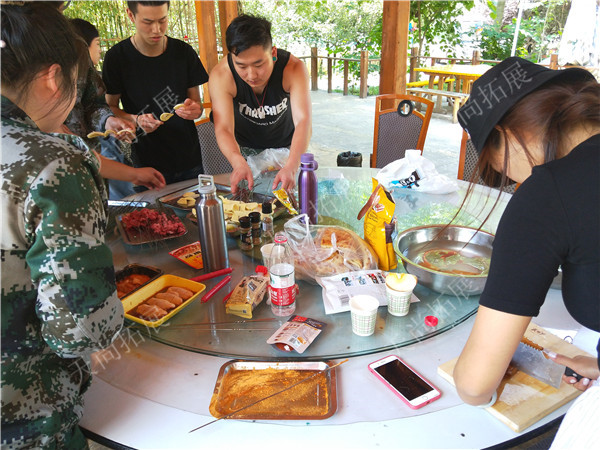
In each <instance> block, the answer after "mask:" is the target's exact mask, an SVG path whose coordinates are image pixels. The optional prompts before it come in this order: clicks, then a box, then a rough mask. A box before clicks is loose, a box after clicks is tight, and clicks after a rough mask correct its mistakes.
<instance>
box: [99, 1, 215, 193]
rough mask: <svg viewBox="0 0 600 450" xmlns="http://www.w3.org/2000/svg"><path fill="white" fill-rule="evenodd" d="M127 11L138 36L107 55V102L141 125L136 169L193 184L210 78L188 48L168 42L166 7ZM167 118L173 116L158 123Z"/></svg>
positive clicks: (142, 5)
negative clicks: (204, 94) (147, 168)
mask: <svg viewBox="0 0 600 450" xmlns="http://www.w3.org/2000/svg"><path fill="white" fill-rule="evenodd" d="M127 6H128V9H127V15H128V16H129V18H130V19H131V21H132V22H133V24H134V25H135V30H136V31H135V34H134V35H133V36H131V37H130V38H128V39H125V40H123V41H121V42H119V43H118V44H117V45H115V46H114V47H112V48H111V49H110V50H109V51H108V52H107V53H106V56H105V58H104V66H103V71H102V77H103V79H104V82H105V84H106V91H107V94H106V102H107V103H108V105H109V106H110V108H111V109H112V111H113V113H114V114H115V115H117V116H118V117H122V118H124V119H128V120H131V121H133V122H135V123H136V125H137V138H136V140H135V142H134V144H133V145H132V157H133V162H134V165H135V166H136V167H140V166H151V167H154V168H155V169H157V170H159V171H160V172H162V174H163V175H164V177H165V180H166V182H167V183H174V182H177V181H182V180H186V179H190V178H194V177H196V176H197V175H198V174H199V173H202V171H203V169H202V155H201V153H200V143H199V141H198V133H197V131H196V127H195V125H194V120H195V119H198V118H199V117H200V116H201V115H202V100H201V98H200V85H201V84H203V83H206V82H207V81H208V74H207V73H206V70H205V69H204V67H203V66H202V63H201V62H200V59H199V58H198V55H197V53H196V52H195V51H194V49H193V48H192V47H191V46H190V45H188V44H186V43H185V42H183V41H180V40H177V39H173V38H170V37H167V36H166V34H165V33H166V31H167V27H168V12H169V2H168V1H166V2H150V1H142V2H127ZM119 102H121V103H122V109H121V107H120V106H119ZM179 104H182V105H183V106H181V107H179V108H178V109H177V110H174V107H175V106H176V105H179ZM163 113H174V114H173V115H172V116H171V117H170V118H165V117H164V116H163V120H160V118H161V114H163Z"/></svg>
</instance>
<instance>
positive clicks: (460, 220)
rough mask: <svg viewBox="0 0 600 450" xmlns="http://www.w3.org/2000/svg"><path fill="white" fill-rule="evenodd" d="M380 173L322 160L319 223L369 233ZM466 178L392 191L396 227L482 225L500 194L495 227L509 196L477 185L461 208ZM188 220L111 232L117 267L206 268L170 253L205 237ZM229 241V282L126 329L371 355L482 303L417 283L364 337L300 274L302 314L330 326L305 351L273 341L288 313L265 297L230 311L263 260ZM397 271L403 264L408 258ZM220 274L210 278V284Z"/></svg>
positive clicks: (217, 347)
mask: <svg viewBox="0 0 600 450" xmlns="http://www.w3.org/2000/svg"><path fill="white" fill-rule="evenodd" d="M374 173H375V171H373V170H371V169H364V168H354V167H347V168H320V169H319V170H318V171H317V176H318V179H319V204H318V209H319V223H320V224H335V225H341V226H345V227H348V228H351V229H353V230H354V231H355V232H357V233H358V234H359V235H360V236H363V229H362V227H363V225H362V221H359V220H358V219H357V214H358V211H359V210H360V209H361V208H362V206H363V205H364V203H365V202H366V201H367V199H368V198H369V196H370V195H371V192H372V180H371V176H372V175H373V174H374ZM266 184H268V183H265V185H266ZM466 186H467V185H466V183H462V182H459V189H458V191H457V192H454V193H451V194H446V195H430V194H424V193H420V192H416V191H412V190H409V189H398V190H396V191H393V192H392V195H393V198H394V200H395V202H396V218H397V230H398V231H402V230H404V229H406V228H410V227H413V226H420V225H427V224H439V223H442V224H445V223H448V222H450V221H451V220H453V219H454V223H456V224H459V225H469V226H475V227H478V226H479V225H480V224H481V220H482V218H485V217H487V216H488V214H489V211H490V209H491V207H492V205H493V204H494V203H495V202H496V200H498V207H497V208H496V209H495V210H494V212H493V213H492V214H491V215H490V217H489V219H488V220H487V222H486V224H485V226H484V227H483V229H484V230H486V231H490V232H494V231H495V227H496V225H497V223H498V220H499V217H500V215H501V212H502V211H503V210H504V207H505V205H506V203H507V201H508V199H509V198H510V196H508V195H506V194H501V195H500V197H499V198H498V192H497V191H495V190H491V189H488V188H484V187H477V189H476V190H475V193H474V195H473V196H472V197H471V200H470V201H469V202H468V203H467V204H465V205H464V207H463V209H462V211H461V213H460V214H459V215H458V216H456V214H457V211H458V209H459V206H460V205H461V203H462V201H463V198H464V196H465V192H466ZM455 216H456V217H455ZM287 219H289V216H287V215H284V216H283V217H280V218H279V219H277V220H276V223H275V225H276V227H282V226H283V223H284V222H285V220H287ZM183 221H184V223H185V225H186V228H187V229H188V232H187V234H185V235H184V236H181V237H178V238H175V239H171V240H167V241H160V242H155V243H151V244H144V245H138V246H132V245H128V244H125V243H124V242H123V240H122V239H121V238H120V237H119V236H118V234H117V233H116V232H115V233H113V234H111V235H110V236H109V237H108V239H107V240H108V242H109V245H110V246H111V249H112V251H113V255H114V261H115V267H116V268H117V269H119V268H121V267H123V266H125V265H127V264H131V263H139V264H144V265H151V266H155V267H158V268H160V269H161V270H162V271H163V272H164V273H169V274H173V275H177V276H180V277H184V278H191V277H194V276H197V275H200V274H202V273H203V271H201V270H195V269H192V268H191V267H189V266H187V265H185V264H184V263H182V262H180V261H178V260H176V259H175V258H174V257H172V256H170V255H169V254H168V252H169V251H171V250H174V249H176V248H178V247H181V246H183V245H186V244H189V243H191V242H194V241H196V240H198V231H197V226H196V225H195V224H194V223H192V222H190V221H189V220H188V219H187V218H183ZM227 241H228V246H229V258H230V264H231V267H233V268H234V271H233V273H232V281H231V283H230V284H229V285H228V287H226V288H224V289H222V290H221V291H219V293H218V294H217V295H215V296H214V297H213V298H212V299H211V300H210V301H208V302H206V303H201V302H200V301H199V300H196V301H195V302H193V303H192V304H190V305H189V306H188V307H186V308H184V309H183V310H182V311H180V312H179V313H178V314H177V315H175V316H174V317H173V318H171V319H170V320H169V321H167V322H166V323H164V324H163V325H161V326H160V327H157V328H154V329H150V328H145V327H143V326H141V325H137V324H134V323H132V322H128V321H126V322H127V323H126V326H127V327H128V328H127V330H126V332H131V331H132V330H137V331H139V332H140V333H142V334H143V335H146V336H148V337H150V338H151V339H153V340H155V341H157V342H161V343H163V344H166V345H170V346H174V347H177V348H179V349H184V350H189V351H193V352H199V353H204V354H210V355H216V356H222V357H228V358H245V359H261V360H269V359H302V360H323V359H335V358H341V357H348V356H359V355H365V354H370V353H376V352H380V351H384V350H387V349H392V348H398V347H402V346H406V345H410V344H413V343H415V342H418V341H421V340H424V339H427V338H430V337H433V336H436V335H439V334H440V333H443V332H444V331H446V330H448V329H450V328H452V327H454V326H456V325H457V324H459V323H461V322H462V321H464V320H466V319H467V318H469V317H470V316H471V315H473V314H474V313H475V311H476V309H477V305H478V300H479V296H469V297H466V296H463V297H457V296H453V295H444V294H439V293H437V292H434V291H432V290H430V289H428V288H426V287H424V286H420V285H417V287H416V289H415V291H414V293H415V295H416V296H417V297H418V298H419V300H420V301H419V302H417V303H412V304H411V307H410V311H409V314H408V315H407V316H404V317H396V316H392V315H389V314H388V313H387V308H385V307H380V308H379V310H378V315H377V323H376V329H375V334H373V335H371V336H368V337H361V336H357V335H354V334H353V333H352V328H351V321H350V313H349V312H342V313H337V314H330V315H326V314H325V309H324V306H323V298H322V293H321V287H320V286H318V285H317V284H314V283H310V282H307V281H302V280H299V281H298V285H299V295H298V296H297V306H296V311H295V314H298V315H301V316H304V317H310V318H312V319H316V320H319V321H322V322H324V323H326V326H325V328H324V329H323V331H322V332H321V334H320V335H319V336H318V337H317V339H316V340H315V341H314V342H313V343H312V344H311V345H310V346H309V347H308V348H307V349H306V351H305V352H304V353H302V354H298V353H296V352H289V353H288V352H284V351H281V350H279V349H277V348H275V347H273V346H271V345H270V344H267V343H266V341H267V339H268V338H269V337H270V336H271V335H272V334H273V333H274V332H275V331H276V330H277V329H278V328H279V326H280V325H281V324H283V323H284V322H285V321H287V318H281V317H276V316H274V315H273V314H272V313H271V309H270V306H268V305H267V304H266V300H263V301H262V303H261V304H259V305H258V306H257V307H256V309H255V310H254V312H253V317H252V319H242V318H241V317H238V316H234V315H229V314H226V313H225V307H224V304H223V301H222V300H223V297H224V296H225V295H226V294H227V293H228V292H229V291H230V290H232V289H233V287H235V285H236V284H237V283H238V282H239V281H240V280H241V279H242V277H243V276H246V275H250V274H253V273H254V270H255V267H256V265H257V264H260V263H261V256H260V249H259V248H258V247H255V248H254V249H253V250H252V251H249V252H242V251H241V250H240V249H239V245H238V240H237V239H236V238H233V237H228V239H227ZM398 271H403V268H402V266H401V264H399V268H398ZM220 279H221V278H217V279H214V280H207V281H206V282H205V284H206V286H207V289H210V288H211V287H213V286H214V285H215V284H216V283H218V281H219V280H220ZM429 315H433V316H436V317H437V318H438V320H439V322H438V325H437V326H435V327H430V326H427V325H426V324H425V317H426V316H429Z"/></svg>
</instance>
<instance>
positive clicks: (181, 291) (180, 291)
mask: <svg viewBox="0 0 600 450" xmlns="http://www.w3.org/2000/svg"><path fill="white" fill-rule="evenodd" d="M167 292H168V293H170V294H176V295H178V296H179V297H181V298H182V299H183V300H187V299H188V298H190V297H191V296H193V295H194V293H193V292H192V291H190V290H189V289H186V288H182V287H178V286H171V287H170V288H169V289H167Z"/></svg>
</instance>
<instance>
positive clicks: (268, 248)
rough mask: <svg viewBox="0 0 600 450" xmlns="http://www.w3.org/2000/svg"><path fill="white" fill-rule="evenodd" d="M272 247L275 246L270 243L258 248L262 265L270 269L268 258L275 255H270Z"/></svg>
mask: <svg viewBox="0 0 600 450" xmlns="http://www.w3.org/2000/svg"><path fill="white" fill-rule="evenodd" d="M274 246H275V244H273V243H271V244H265V245H263V246H262V247H261V248H260V253H261V254H262V260H263V264H264V265H265V266H266V267H271V265H270V264H269V258H270V257H272V256H275V254H272V253H273V247H274ZM277 248H280V249H281V247H277Z"/></svg>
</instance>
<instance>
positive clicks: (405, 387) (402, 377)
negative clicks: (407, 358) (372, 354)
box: [369, 355, 442, 409]
mask: <svg viewBox="0 0 600 450" xmlns="http://www.w3.org/2000/svg"><path fill="white" fill-rule="evenodd" d="M369 370H370V371H371V372H372V373H373V374H374V375H375V376H376V377H377V378H379V379H380V380H381V381H383V384H385V385H386V386H387V387H388V388H389V389H390V390H391V391H392V392H393V393H394V394H396V395H397V396H398V397H400V400H402V401H403V402H404V403H406V404H407V405H408V406H409V407H410V408H412V409H419V408H421V407H423V406H425V405H426V404H428V403H431V402H432V401H434V400H437V399H438V398H440V397H441V396H442V393H441V392H440V391H439V390H438V389H437V388H436V387H435V386H434V385H433V384H431V383H430V382H429V381H427V380H426V379H425V378H423V377H422V376H421V375H419V374H418V373H417V372H415V370H414V369H413V368H412V367H410V366H409V365H408V364H406V363H405V362H404V361H402V360H401V359H400V358H398V357H397V356H396V355H390V356H386V357H385V358H382V359H380V360H378V361H375V362H372V363H371V364H369Z"/></svg>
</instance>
